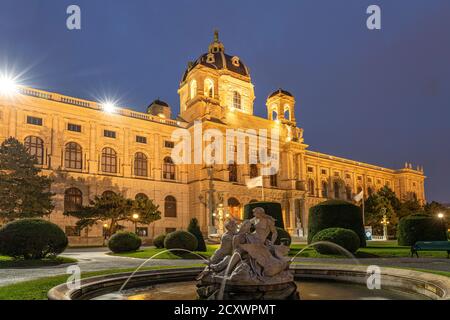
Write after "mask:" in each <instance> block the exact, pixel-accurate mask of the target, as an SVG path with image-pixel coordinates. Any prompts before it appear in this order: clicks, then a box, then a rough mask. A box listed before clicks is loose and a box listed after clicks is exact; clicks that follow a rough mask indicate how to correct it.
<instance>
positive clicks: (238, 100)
mask: <svg viewBox="0 0 450 320" xmlns="http://www.w3.org/2000/svg"><path fill="white" fill-rule="evenodd" d="M233 108H235V109H241V95H240V94H239V92H237V91H234V92H233Z"/></svg>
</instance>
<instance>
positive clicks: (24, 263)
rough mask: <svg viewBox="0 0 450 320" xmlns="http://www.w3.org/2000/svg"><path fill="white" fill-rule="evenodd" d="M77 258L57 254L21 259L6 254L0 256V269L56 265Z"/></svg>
mask: <svg viewBox="0 0 450 320" xmlns="http://www.w3.org/2000/svg"><path fill="white" fill-rule="evenodd" d="M77 261H78V260H76V259H72V258H67V257H62V256H58V257H56V258H52V259H42V260H23V259H17V260H16V259H13V258H11V257H7V256H0V269H13V268H39V267H48V266H57V265H60V264H63V263H76V262H77Z"/></svg>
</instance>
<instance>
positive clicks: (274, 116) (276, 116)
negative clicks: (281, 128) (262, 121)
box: [272, 110, 278, 120]
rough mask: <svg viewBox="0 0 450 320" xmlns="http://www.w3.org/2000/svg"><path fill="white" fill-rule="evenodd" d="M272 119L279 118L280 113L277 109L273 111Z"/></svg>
mask: <svg viewBox="0 0 450 320" xmlns="http://www.w3.org/2000/svg"><path fill="white" fill-rule="evenodd" d="M272 120H278V113H277V112H276V111H275V110H273V111H272Z"/></svg>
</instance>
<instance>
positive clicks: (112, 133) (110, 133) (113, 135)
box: [103, 130, 116, 139]
mask: <svg viewBox="0 0 450 320" xmlns="http://www.w3.org/2000/svg"><path fill="white" fill-rule="evenodd" d="M103 135H104V136H105V137H107V138H113V139H115V138H116V132H115V131H111V130H104V131H103Z"/></svg>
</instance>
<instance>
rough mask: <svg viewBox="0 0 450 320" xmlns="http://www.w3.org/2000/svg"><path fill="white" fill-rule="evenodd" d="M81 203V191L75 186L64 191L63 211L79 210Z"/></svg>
mask: <svg viewBox="0 0 450 320" xmlns="http://www.w3.org/2000/svg"><path fill="white" fill-rule="evenodd" d="M82 205H83V193H82V192H81V191H80V190H79V189H77V188H69V189H67V190H66V191H65V192H64V211H65V212H73V211H77V210H80V209H81V207H82Z"/></svg>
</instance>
